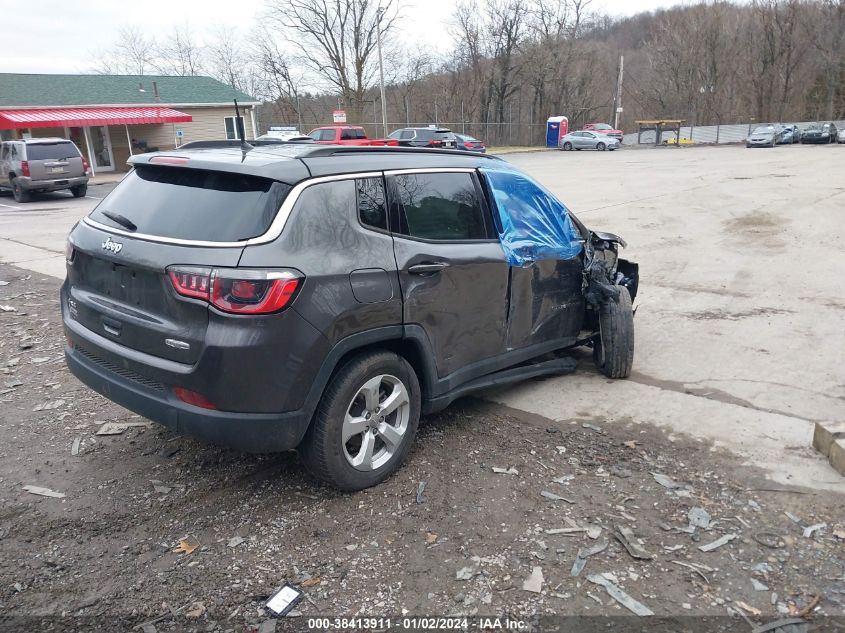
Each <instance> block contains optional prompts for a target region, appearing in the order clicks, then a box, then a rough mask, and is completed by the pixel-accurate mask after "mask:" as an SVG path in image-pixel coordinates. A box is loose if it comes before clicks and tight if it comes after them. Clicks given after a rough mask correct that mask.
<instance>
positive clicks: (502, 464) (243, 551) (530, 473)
mask: <svg viewBox="0 0 845 633" xmlns="http://www.w3.org/2000/svg"><path fill="white" fill-rule="evenodd" d="M0 279H2V280H4V281H7V282H9V283H8V285H5V286H2V287H0V304H1V305H10V304H14V306H15V311H9V312H2V313H0V328H2V343H0V371H2V376H0V380H2V382H0V385H2V389H0V393H2V396H0V398H1V399H2V403H3V406H2V410H1V411H2V413H0V508H2V510H0V538H2V548H0V612H2V613H3V614H4V615H5V616H9V618H10V619H8V620H6V621H5V626H7V627H11V628H9V629H8V630H22V629H24V628H26V629H29V630H33V628H38V630H88V629H89V628H90V630H119V629H120V630H124V629H125V630H128V629H129V628H130V626H133V625H136V624H139V623H142V622H145V621H147V620H150V619H154V618H156V617H158V616H161V615H162V614H166V613H169V611H168V609H169V608H173V609H180V608H183V607H184V608H183V609H182V610H181V611H180V612H179V615H177V616H176V617H175V618H171V617H165V618H164V619H161V620H159V621H158V622H156V624H155V625H154V626H155V627H157V630H161V631H168V630H196V631H216V630H231V631H244V630H255V629H256V628H257V627H258V626H260V625H261V623H262V622H263V621H264V620H266V619H267V616H266V614H265V613H264V612H263V611H262V608H261V607H262V604H263V601H264V600H265V599H266V598H267V596H268V595H270V594H271V593H272V592H273V591H274V590H275V589H276V588H277V587H278V586H279V585H280V584H281V583H283V582H291V583H294V584H296V585H298V586H300V587H302V588H303V589H304V590H305V591H306V594H307V599H306V600H304V601H303V602H301V603H300V605H299V608H298V612H299V613H301V614H302V616H303V617H302V618H299V619H294V618H288V619H287V626H283V625H281V624H280V625H279V627H278V628H279V630H283V629H284V630H306V629H307V618H308V616H324V615H325V616H332V617H333V616H379V617H387V616H391V617H393V618H394V619H395V618H397V617H399V616H402V615H460V614H465V615H467V616H479V615H495V616H499V617H505V616H508V617H510V618H512V619H518V620H522V621H525V622H533V626H534V627H535V629H536V630H548V627H547V626H545V625H544V622H545V623H546V624H548V622H547V621H545V620H542V617H543V616H550V615H553V614H570V615H571V614H578V615H591V614H594V615H599V614H602V615H613V616H623V615H626V614H628V612H627V611H625V610H624V609H623V608H622V607H620V606H619V605H618V604H617V602H616V601H615V600H613V599H612V598H611V597H610V596H609V595H608V593H607V592H606V590H605V589H604V588H603V587H601V586H599V585H596V584H595V583H594V582H591V581H589V580H588V578H593V580H596V578H595V576H594V575H595V574H605V576H603V577H602V578H604V579H605V580H607V579H608V578H609V579H610V581H611V582H613V583H614V584H615V585H616V586H618V587H620V588H621V589H622V590H623V591H624V592H626V593H627V594H628V595H629V596H630V597H632V598H634V599H635V600H637V601H638V602H640V603H641V604H642V605H644V606H645V607H647V608H648V609H650V610H651V611H652V612H654V613H655V614H656V615H658V616H667V617H669V618H670V619H669V622H674V623H675V625H677V623H678V622H683V621H686V622H688V623H689V622H701V621H700V620H695V619H690V620H683V618H684V617H687V618H691V617H693V616H702V615H709V616H726V615H727V614H729V613H730V612H733V613H736V614H738V613H740V612H742V613H743V614H744V615H745V617H748V618H750V620H751V621H753V622H758V623H759V622H765V621H770V620H775V619H777V618H779V617H783V616H784V615H785V614H786V615H789V614H793V615H794V614H796V613H801V612H802V610H805V611H806V609H807V608H808V607H812V606H813V603H814V599H815V597H817V596H820V597H823V600H822V601H821V603H820V606H819V607H818V609H817V611H816V613H815V614H814V615H815V616H816V617H821V616H822V615H824V614H841V613H842V612H843V608H844V607H845V584H843V559H842V551H843V544H842V539H843V537H845V523H843V521H842V512H841V508H842V501H843V500H842V498H841V497H840V496H839V495H837V494H834V493H829V492H824V493H820V492H814V491H810V490H801V489H790V488H785V487H783V486H778V485H773V484H772V482H770V481H767V480H766V479H765V477H764V476H763V473H761V472H759V471H757V470H756V469H754V468H750V467H748V466H743V465H741V464H740V463H739V462H738V460H737V459H736V458H735V457H733V456H732V455H730V454H727V453H725V452H722V451H714V450H708V449H709V448H710V447H709V446H708V445H707V444H705V443H704V442H701V441H692V440H688V439H683V438H670V437H667V435H666V434H665V433H664V432H662V431H659V430H655V429H653V428H650V427H648V426H643V425H641V424H633V423H627V424H625V423H616V424H607V423H606V420H604V419H602V418H601V417H598V416H593V415H591V414H590V413H589V412H588V411H584V412H582V413H581V414H579V415H578V416H576V417H574V418H573V419H570V420H567V421H557V422H554V421H550V420H548V419H545V418H542V417H539V416H532V415H528V414H525V413H521V412H517V411H513V410H509V409H507V408H504V407H501V406H498V405H492V404H488V403H483V402H480V401H475V400H463V401H460V402H458V403H456V404H455V405H454V406H452V407H450V408H449V409H448V410H447V411H446V412H444V413H443V414H441V415H437V416H433V417H431V418H429V419H427V420H426V423H425V424H424V425H423V426H422V428H421V431H420V435H419V438H418V441H417V443H416V448H415V450H414V452H413V453H412V454H411V457H410V459H409V462H408V464H407V465H406V466H405V467H404V468H403V469H402V470H401V471H400V472H399V473H398V475H396V476H395V477H393V478H392V479H391V480H390V481H388V482H387V483H385V484H383V485H380V486H378V487H376V488H374V489H371V490H368V491H365V492H362V493H358V494H351V495H342V494H338V493H335V492H333V491H332V490H328V489H325V488H323V487H321V486H319V485H318V484H316V483H315V482H314V481H313V480H311V479H310V478H309V477H307V476H306V475H304V474H303V473H302V469H301V468H300V465H299V464H298V462H297V458H296V455H295V454H294V453H287V454H282V455H273V456H249V455H243V454H238V453H234V452H231V451H226V450H221V449H217V448H214V447H210V446H207V445H204V444H201V443H198V442H195V441H193V440H190V439H185V438H180V437H177V436H174V435H172V434H171V433H170V432H169V431H166V430H164V429H162V428H160V427H157V426H149V427H147V426H138V427H130V428H128V429H126V430H125V432H123V433H122V434H120V435H113V436H97V435H96V432H97V430H98V429H100V428H101V427H102V425H103V424H104V423H107V422H119V423H126V422H129V423H141V422H143V421H142V420H141V419H140V418H138V417H136V416H133V415H131V414H130V413H128V412H127V411H125V410H123V409H121V408H120V407H118V406H116V405H113V404H111V403H110V402H108V401H106V400H104V399H103V398H101V397H100V396H98V395H96V394H94V393H93V392H91V391H89V390H88V389H86V388H84V387H82V386H81V385H80V384H79V383H78V382H77V381H76V380H75V379H74V378H73V377H72V376H71V375H70V374H69V373H68V372H67V371H66V370H65V368H64V365H63V360H62V343H63V339H62V335H61V327H60V324H59V321H58V316H57V312H58V306H57V290H58V285H59V284H58V282H57V281H56V280H55V279H53V278H49V277H44V276H41V275H38V274H34V273H28V272H26V271H23V270H20V269H16V268H12V267H9V266H6V265H0ZM580 363H581V366H582V368H581V371H587V372H588V371H590V370H589V360H588V359H587V358H586V357H584V358H580ZM541 382H544V381H541ZM77 444H78V454H75V455H74V454H73V453H74V446H75V445H77ZM494 467H496V468H501V469H506V470H507V469H513V470H512V471H511V472H510V473H495V472H493V468H494ZM655 473H656V474H657V475H659V477H656V476H655ZM663 477H666V478H668V479H663ZM658 479H660V480H661V481H662V483H660V482H659V481H658ZM420 482H425V486H424V489H423V491H422V493H421V494H419V489H420V485H421V483H420ZM26 485H35V486H40V487H44V488H48V489H50V490H52V491H54V492H58V493H61V494H62V495H64V497H63V498H51V497H43V496H38V495H36V494H32V493H30V492H27V491H25V490H24V489H23V486H26ZM667 486H668V487H667ZM544 492H545V493H552V494H551V495H547V496H543V494H544ZM548 496H551V497H552V498H548ZM555 496H558V497H561V498H560V499H557V498H554V497H555ZM692 508H699V510H695V511H694V515H695V513H700V514H702V515H703V513H702V511H704V512H706V514H707V515H709V517H710V519H709V525H707V527H706V528H703V527H697V528H696V529H695V530H694V531H692V533H689V529H690V528H689V525H690V511H691V509H692ZM787 512H789V513H790V514H791V515H792V517H793V518H790V516H789V515H788V514H786V513H787ZM704 523H707V521H706V520H705V521H704ZM821 523H824V524H826V525H825V527H823V528H819V529H816V530H814V531H813V532H812V534H811V535H810V536H809V537H804V536H803V530H804V528H805V527H808V526H812V525H816V524H821ZM619 527H621V528H622V529H623V530H625V529H629V530H631V532H632V534H633V536H631V537H630V538H632V539H633V540H634V543H635V545H634V546H633V547H634V548H636V544H640V543H641V547H642V548H643V549H644V550H645V551H646V555H647V556H648V557H649V558H648V559H638V558H635V557H633V556H632V555H631V554H629V553H628V551H626V549H625V548H623V546H622V544H621V542H620V541H619V540H618V539H617V538H615V536H614V534H616V533H618V532H617V530H618V528H619ZM573 528H581V529H589V532H584V531H577V530H573ZM557 529H564V530H569V532H568V533H567V532H566V531H565V532H563V533H554V532H553V531H554V530H557ZM549 531H552V532H551V533H550V532H549ZM726 535H735V538H733V539H732V540H730V541H729V542H727V543H726V544H725V545H722V546H721V547H718V548H716V549H714V550H712V551H709V552H704V551H701V550H700V549H699V548H700V546H702V545H706V544H708V543H711V542H713V541H717V539H719V538H721V537H724V536H726ZM591 536H594V537H595V538H591ZM183 539H190V541H191V542H194V541H195V542H196V543H198V544H199V546H198V547H197V548H196V549H194V550H193V551H192V552H191V553H176V552H174V549H176V548H177V546H178V545H179V542H180V541H181V540H183ZM594 546H596V547H595V548H596V549H601V550H602V551H600V552H596V553H595V554H593V555H592V556H589V557H588V558H586V567H585V568H584V570H583V571H581V573H580V575H579V576H577V577H573V576H572V575H571V573H572V567H573V564H574V562H575V560H576V556H577V554H578V552H579V550H580V549H581V548H584V549H589V548H592V547H594ZM634 551H635V552H639V550H636V549H635V550H634ZM639 555H643V554H642V552H639ZM538 569H539V573H541V574H542V582H541V583H540V584H539V589H540V593H533V592H531V591H526V590H525V589H524V585H523V583H524V582H525V581H526V579H528V578H529V577H530V576H531V575H532V573H535V570H538ZM775 594H776V595H775ZM758 610H759V611H758ZM187 614H190V615H187ZM632 617H633V616H632ZM538 618H539V619H538ZM620 622H627V620H622V621H620ZM36 623H37V627H35V624H36ZM83 624H84V626H83ZM723 625H724V626H736V625H740V626H741V627H742V629H738V630H748V625H747V624H746V622H745V621H744V620H743V619H741V617H740V616H739V615H735V616H734V617H733V618H732V619H731V618H727V617H726V618H724V619H723V620H718V625H717V624H713V623H711V625H709V627H708V629H707V630H721V629H720V628H719V627H720V626H723ZM265 626H267V625H265ZM98 627H101V628H99V629H98ZM265 630H267V629H265ZM652 630H654V629H652ZM667 630H668V629H667Z"/></svg>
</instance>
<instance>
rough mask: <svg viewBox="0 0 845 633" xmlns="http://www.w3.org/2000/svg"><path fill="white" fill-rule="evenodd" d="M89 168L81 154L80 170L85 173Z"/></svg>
mask: <svg viewBox="0 0 845 633" xmlns="http://www.w3.org/2000/svg"><path fill="white" fill-rule="evenodd" d="M89 169H90V167H89V166H88V161H87V160H85V157H84V156H82V171H83V172H84V173H85V174H86V175H87V174H88V170H89Z"/></svg>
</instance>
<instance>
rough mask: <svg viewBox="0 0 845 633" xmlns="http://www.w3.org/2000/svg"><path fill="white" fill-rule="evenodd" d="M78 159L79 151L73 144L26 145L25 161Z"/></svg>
mask: <svg viewBox="0 0 845 633" xmlns="http://www.w3.org/2000/svg"><path fill="white" fill-rule="evenodd" d="M62 158H79V150H78V149H76V145H74V144H73V143H27V146H26V159H27V160H61V159H62Z"/></svg>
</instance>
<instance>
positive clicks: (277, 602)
mask: <svg viewBox="0 0 845 633" xmlns="http://www.w3.org/2000/svg"><path fill="white" fill-rule="evenodd" d="M303 595H304V594H303V593H302V591H300V590H299V589H296V588H295V587H291V586H290V585H284V586H283V587H282V588H281V589H279V591H277V592H276V593H275V594H274V595H273V596H271V597H270V599H269V600H268V601H267V603H266V604H265V605H264V606H265V608H267V609H268V610H270V611H272V612H273V614H275V615H285V614H287V613H288V612H289V611H290V610H291V609H293V608H294V607H295V606H296V605H297V603H298V602H299V601H300V600H302V596H303Z"/></svg>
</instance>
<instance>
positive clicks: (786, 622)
mask: <svg viewBox="0 0 845 633" xmlns="http://www.w3.org/2000/svg"><path fill="white" fill-rule="evenodd" d="M787 627H789V628H787ZM779 630H781V631H779ZM808 630H809V628H808V624H807V621H806V620H803V619H801V618H784V619H782V620H775V621H774V622H768V623H766V624H761V625H760V626H755V627H754V629H753V630H752V631H751V633H769V632H770V631H771V632H772V633H786V632H787V631H789V633H806V631H808Z"/></svg>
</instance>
